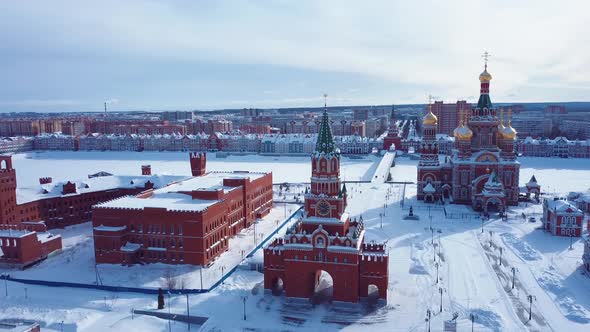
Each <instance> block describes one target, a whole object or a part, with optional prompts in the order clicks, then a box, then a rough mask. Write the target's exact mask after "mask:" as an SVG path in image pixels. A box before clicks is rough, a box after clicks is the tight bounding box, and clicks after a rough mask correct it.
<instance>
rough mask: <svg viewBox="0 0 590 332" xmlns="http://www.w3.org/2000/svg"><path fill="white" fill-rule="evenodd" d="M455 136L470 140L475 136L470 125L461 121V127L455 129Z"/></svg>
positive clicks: (459, 138)
mask: <svg viewBox="0 0 590 332" xmlns="http://www.w3.org/2000/svg"><path fill="white" fill-rule="evenodd" d="M453 136H455V138H456V139H458V140H460V141H470V140H471V137H473V131H471V129H469V127H467V126H466V125H464V124H463V123H461V125H459V127H457V128H455V130H453Z"/></svg>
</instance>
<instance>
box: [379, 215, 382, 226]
mask: <svg viewBox="0 0 590 332" xmlns="http://www.w3.org/2000/svg"><path fill="white" fill-rule="evenodd" d="M379 218H381V229H383V213H379Z"/></svg>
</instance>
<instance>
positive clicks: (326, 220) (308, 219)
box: [303, 212, 349, 224]
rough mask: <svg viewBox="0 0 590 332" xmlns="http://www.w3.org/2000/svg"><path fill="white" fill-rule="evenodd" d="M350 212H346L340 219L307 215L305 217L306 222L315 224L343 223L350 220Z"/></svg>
mask: <svg viewBox="0 0 590 332" xmlns="http://www.w3.org/2000/svg"><path fill="white" fill-rule="evenodd" d="M348 217H349V215H348V212H344V213H343V214H342V216H341V217H340V219H338V218H323V217H306V218H304V219H303V222H305V223H313V224H341V223H343V222H345V221H346V220H348Z"/></svg>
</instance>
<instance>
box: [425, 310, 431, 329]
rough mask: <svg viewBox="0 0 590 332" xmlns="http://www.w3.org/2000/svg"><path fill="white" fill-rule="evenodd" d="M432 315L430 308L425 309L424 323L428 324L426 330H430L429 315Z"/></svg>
mask: <svg viewBox="0 0 590 332" xmlns="http://www.w3.org/2000/svg"><path fill="white" fill-rule="evenodd" d="M431 316H432V312H431V311H430V309H428V310H426V319H425V320H426V323H427V324H428V332H430V317H431Z"/></svg>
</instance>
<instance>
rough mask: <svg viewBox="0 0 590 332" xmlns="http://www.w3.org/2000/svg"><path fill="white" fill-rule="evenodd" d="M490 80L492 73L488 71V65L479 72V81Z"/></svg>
mask: <svg viewBox="0 0 590 332" xmlns="http://www.w3.org/2000/svg"><path fill="white" fill-rule="evenodd" d="M491 80H492V74H490V73H488V66H486V68H485V69H484V70H483V72H481V74H479V81H480V82H482V83H484V82H489V81H491Z"/></svg>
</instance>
